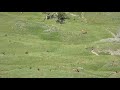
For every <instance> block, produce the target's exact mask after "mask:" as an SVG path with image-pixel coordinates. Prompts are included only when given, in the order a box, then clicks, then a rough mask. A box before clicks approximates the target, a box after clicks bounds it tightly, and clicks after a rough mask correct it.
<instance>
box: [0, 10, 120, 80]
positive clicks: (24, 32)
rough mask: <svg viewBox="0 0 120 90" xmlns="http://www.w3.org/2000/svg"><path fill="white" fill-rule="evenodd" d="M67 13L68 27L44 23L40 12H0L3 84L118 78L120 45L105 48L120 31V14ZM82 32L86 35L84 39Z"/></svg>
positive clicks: (0, 61) (112, 44)
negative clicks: (114, 52)
mask: <svg viewBox="0 0 120 90" xmlns="http://www.w3.org/2000/svg"><path fill="white" fill-rule="evenodd" d="M71 13H72V14H75V15H76V16H72V15H70V13H67V14H68V16H69V17H70V19H68V20H66V21H65V24H59V23H56V22H55V20H54V19H51V20H45V21H43V20H44V17H45V14H43V13H41V12H23V13H20V12H0V77H1V78H26V77H28V78H53V77H57V78H62V77H63V78H111V77H114V78H119V77H120V56H119V55H110V54H106V53H103V52H100V53H99V56H97V55H95V54H93V53H91V48H94V49H95V50H96V51H100V50H101V51H103V50H107V49H112V50H120V42H100V40H102V39H106V38H112V37H113V36H112V35H111V34H110V33H109V32H108V31H107V30H106V29H109V30H110V31H111V32H113V33H116V32H117V31H118V29H119V27H120V18H119V17H120V13H115V12H111V13H110V12H104V13H103V12H86V13H85V18H86V20H87V22H84V20H83V19H82V18H81V13H78V12H71ZM82 30H84V31H86V32H87V34H83V33H82Z"/></svg>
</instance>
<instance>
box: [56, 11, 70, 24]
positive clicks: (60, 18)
mask: <svg viewBox="0 0 120 90" xmlns="http://www.w3.org/2000/svg"><path fill="white" fill-rule="evenodd" d="M65 19H68V17H67V15H66V13H65V12H58V16H57V21H56V22H58V23H60V24H63V23H65Z"/></svg>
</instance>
